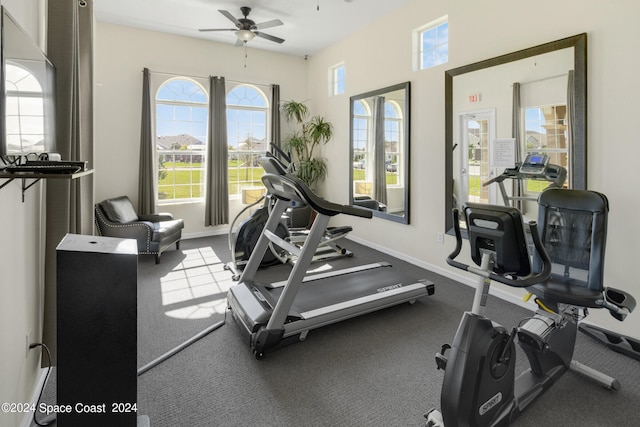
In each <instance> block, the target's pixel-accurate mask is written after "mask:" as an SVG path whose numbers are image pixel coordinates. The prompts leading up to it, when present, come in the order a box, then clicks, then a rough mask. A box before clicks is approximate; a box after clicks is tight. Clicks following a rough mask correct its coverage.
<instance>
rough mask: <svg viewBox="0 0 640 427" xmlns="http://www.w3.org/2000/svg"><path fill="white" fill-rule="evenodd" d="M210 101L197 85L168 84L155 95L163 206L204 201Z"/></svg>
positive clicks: (182, 80)
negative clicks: (168, 203) (189, 201)
mask: <svg viewBox="0 0 640 427" xmlns="http://www.w3.org/2000/svg"><path fill="white" fill-rule="evenodd" d="M208 110H209V107H208V98H207V93H206V92H205V90H204V88H203V87H202V86H201V85H200V84H199V83H197V82H195V81H193V80H190V79H187V78H184V77H179V78H174V79H170V80H168V81H166V82H165V83H164V84H163V85H162V86H160V88H159V89H158V92H157V94H156V151H157V156H158V199H159V200H160V202H161V203H162V202H163V201H164V202H176V201H188V200H199V199H202V198H203V188H204V179H205V169H204V167H205V163H204V157H205V155H206V146H207V145H206V142H207V138H206V136H207V119H208Z"/></svg>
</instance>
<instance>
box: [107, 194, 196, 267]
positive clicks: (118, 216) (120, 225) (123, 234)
mask: <svg viewBox="0 0 640 427" xmlns="http://www.w3.org/2000/svg"><path fill="white" fill-rule="evenodd" d="M95 209H96V218H95V221H96V226H97V228H98V233H100V235H101V236H108V237H119V238H121V239H136V240H137V242H138V253H139V254H150V255H155V256H156V264H158V263H160V255H161V254H162V252H164V250H165V249H167V248H168V247H169V246H171V245H173V244H174V243H175V244H176V249H180V239H181V238H182V229H183V228H184V222H183V221H182V220H181V219H173V216H172V215H171V214H168V213H161V214H152V215H138V214H137V213H136V211H135V209H134V207H133V204H131V200H129V198H128V197H127V196H121V197H116V198H113V199H107V200H104V201H102V202H100V203H97V204H96V206H95Z"/></svg>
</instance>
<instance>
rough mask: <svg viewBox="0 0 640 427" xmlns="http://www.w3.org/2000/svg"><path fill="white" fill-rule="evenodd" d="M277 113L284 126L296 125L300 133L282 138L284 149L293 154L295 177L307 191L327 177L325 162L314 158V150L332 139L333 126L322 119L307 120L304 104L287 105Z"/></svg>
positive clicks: (319, 158) (307, 109)
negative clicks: (283, 118)
mask: <svg viewBox="0 0 640 427" xmlns="http://www.w3.org/2000/svg"><path fill="white" fill-rule="evenodd" d="M280 110H281V111H282V114H283V115H284V117H285V119H286V120H287V122H289V123H291V122H294V123H296V124H297V125H298V126H299V127H300V129H299V130H297V131H295V132H294V133H293V134H291V135H288V136H287V137H285V139H284V141H283V145H284V149H285V150H288V151H290V152H291V154H292V159H291V160H292V162H293V163H294V166H295V171H296V172H295V173H296V175H297V176H298V178H300V179H301V180H303V181H304V182H305V183H306V184H307V185H308V186H309V187H311V188H313V187H314V186H315V184H316V183H317V182H318V181H322V180H324V178H325V176H326V175H327V161H326V160H325V159H323V158H321V157H316V149H317V148H318V146H319V145H324V144H326V143H327V142H329V140H330V139H331V137H332V136H333V125H332V124H331V123H329V122H327V121H326V120H325V119H324V118H323V117H321V116H313V117H311V118H309V108H308V107H307V106H306V104H305V103H304V102H298V101H286V102H284V103H283V104H282V105H281V107H280Z"/></svg>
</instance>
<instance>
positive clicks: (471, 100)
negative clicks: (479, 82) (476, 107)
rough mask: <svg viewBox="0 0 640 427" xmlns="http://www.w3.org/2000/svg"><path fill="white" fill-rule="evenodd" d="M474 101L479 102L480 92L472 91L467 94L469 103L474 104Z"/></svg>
mask: <svg viewBox="0 0 640 427" xmlns="http://www.w3.org/2000/svg"><path fill="white" fill-rule="evenodd" d="M476 102H480V94H479V93H473V94H471V95H469V104H475V103H476Z"/></svg>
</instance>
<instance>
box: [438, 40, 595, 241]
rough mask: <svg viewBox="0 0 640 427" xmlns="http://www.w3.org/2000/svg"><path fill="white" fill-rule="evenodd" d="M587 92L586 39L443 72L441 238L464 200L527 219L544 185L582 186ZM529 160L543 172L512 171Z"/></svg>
mask: <svg viewBox="0 0 640 427" xmlns="http://www.w3.org/2000/svg"><path fill="white" fill-rule="evenodd" d="M586 88H587V35H586V34H579V35H576V36H573V37H568V38H566V39H561V40H556V41H554V42H551V43H546V44H543V45H540V46H535V47H532V48H529V49H524V50H521V51H517V52H513V53H510V54H507V55H502V56H499V57H495V58H492V59H488V60H485V61H480V62H476V63H474V64H470V65H466V66H463V67H459V68H455V69H452V70H448V71H446V73H445V110H446V111H445V125H446V134H445V144H446V146H445V153H446V155H445V160H446V165H445V171H446V175H445V179H446V186H447V187H446V201H445V209H446V212H445V218H446V223H445V227H446V228H445V229H446V231H447V232H448V233H452V232H453V218H452V214H451V211H452V209H453V208H454V207H461V206H462V204H464V203H466V202H475V203H488V204H503V205H509V206H516V207H518V208H519V209H521V210H522V212H523V214H524V216H525V218H526V219H527V220H530V219H535V218H536V217H537V203H536V200H537V196H538V195H539V193H540V192H541V191H544V189H545V188H546V187H548V186H551V185H553V186H560V187H566V188H577V189H584V188H586V185H587V164H586V144H587V89H586ZM527 156H529V157H527ZM536 158H539V159H544V160H545V162H547V163H546V164H547V165H548V169H546V170H547V171H548V173H545V174H542V175H540V176H534V175H526V174H524V173H523V174H519V173H518V174H513V173H511V171H514V170H515V171H519V170H520V169H519V168H521V167H522V166H524V165H523V162H524V161H525V159H536ZM524 163H526V162H524ZM521 170H523V171H524V170H525V169H524V168H522V169H521ZM554 172H555V175H554ZM560 172H562V173H560ZM523 177H526V178H523ZM462 225H463V224H462ZM463 226H464V225H463Z"/></svg>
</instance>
